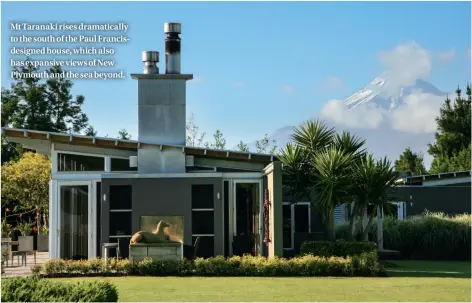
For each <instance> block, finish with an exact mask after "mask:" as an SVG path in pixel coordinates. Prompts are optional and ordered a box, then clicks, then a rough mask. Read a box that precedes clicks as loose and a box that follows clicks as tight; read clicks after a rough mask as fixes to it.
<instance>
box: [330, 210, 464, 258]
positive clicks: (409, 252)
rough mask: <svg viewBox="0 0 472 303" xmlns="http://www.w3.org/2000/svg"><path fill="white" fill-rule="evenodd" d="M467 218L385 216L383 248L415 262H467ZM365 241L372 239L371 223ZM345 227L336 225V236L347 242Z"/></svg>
mask: <svg viewBox="0 0 472 303" xmlns="http://www.w3.org/2000/svg"><path fill="white" fill-rule="evenodd" d="M471 218H472V217H471V215H469V214H466V215H458V216H455V217H448V216H446V215H444V214H442V213H429V212H426V213H425V215H424V216H416V217H412V218H409V219H407V220H397V219H396V218H393V217H385V218H384V220H383V221H384V222H383V230H384V246H385V248H387V249H392V250H398V251H400V252H401V253H402V255H403V257H405V258H409V259H418V260H470V257H471V250H470V248H471V221H472V220H471ZM368 232H369V239H371V240H372V241H375V240H376V237H377V224H376V222H375V220H374V221H373V222H372V223H371V224H370V225H369V226H368ZM349 233H350V232H349V225H348V224H340V225H338V226H336V237H337V238H340V239H346V240H347V239H349Z"/></svg>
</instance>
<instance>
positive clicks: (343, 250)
mask: <svg viewBox="0 0 472 303" xmlns="http://www.w3.org/2000/svg"><path fill="white" fill-rule="evenodd" d="M376 250H377V246H376V244H375V243H373V242H348V241H344V240H338V241H306V242H303V243H302V245H301V247H300V252H301V253H302V254H311V255H314V256H319V257H331V256H333V257H347V256H357V255H361V254H363V253H368V252H375V251H376Z"/></svg>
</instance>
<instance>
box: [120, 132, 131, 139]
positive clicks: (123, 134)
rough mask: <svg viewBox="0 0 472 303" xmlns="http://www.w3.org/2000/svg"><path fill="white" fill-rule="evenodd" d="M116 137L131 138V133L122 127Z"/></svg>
mask: <svg viewBox="0 0 472 303" xmlns="http://www.w3.org/2000/svg"><path fill="white" fill-rule="evenodd" d="M118 139H121V140H131V135H130V134H129V133H128V131H127V130H126V129H122V130H120V131H119V132H118Z"/></svg>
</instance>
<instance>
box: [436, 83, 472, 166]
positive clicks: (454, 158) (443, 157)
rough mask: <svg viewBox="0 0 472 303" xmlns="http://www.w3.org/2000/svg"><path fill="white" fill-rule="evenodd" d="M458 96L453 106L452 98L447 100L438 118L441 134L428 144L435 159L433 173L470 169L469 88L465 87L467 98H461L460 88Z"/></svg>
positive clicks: (471, 100)
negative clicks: (432, 142)
mask: <svg viewBox="0 0 472 303" xmlns="http://www.w3.org/2000/svg"><path fill="white" fill-rule="evenodd" d="M456 95H457V96H456V98H455V100H454V102H453V104H451V100H450V99H449V98H447V99H446V100H445V102H444V104H443V106H442V108H441V109H440V113H439V117H437V118H436V122H437V125H438V131H437V132H436V134H435V142H434V144H429V149H428V152H429V153H430V154H431V155H432V156H434V160H433V162H432V164H431V171H432V172H433V173H440V172H448V171H449V172H450V171H454V170H456V169H457V168H463V169H465V170H470V158H471V154H470V143H471V102H472V92H471V87H470V85H467V88H466V95H467V98H465V97H464V96H462V91H461V89H460V88H457V90H456ZM467 150H468V152H467ZM461 170H462V169H461Z"/></svg>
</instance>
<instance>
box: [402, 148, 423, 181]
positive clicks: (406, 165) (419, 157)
mask: <svg viewBox="0 0 472 303" xmlns="http://www.w3.org/2000/svg"><path fill="white" fill-rule="evenodd" d="M395 171H397V172H408V173H411V174H412V175H422V174H424V173H426V169H425V167H424V163H423V154H422V153H421V152H420V153H415V152H413V151H412V150H411V148H410V147H408V148H407V149H406V150H405V151H404V152H403V153H402V154H401V155H400V158H399V159H398V160H396V161H395Z"/></svg>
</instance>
